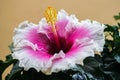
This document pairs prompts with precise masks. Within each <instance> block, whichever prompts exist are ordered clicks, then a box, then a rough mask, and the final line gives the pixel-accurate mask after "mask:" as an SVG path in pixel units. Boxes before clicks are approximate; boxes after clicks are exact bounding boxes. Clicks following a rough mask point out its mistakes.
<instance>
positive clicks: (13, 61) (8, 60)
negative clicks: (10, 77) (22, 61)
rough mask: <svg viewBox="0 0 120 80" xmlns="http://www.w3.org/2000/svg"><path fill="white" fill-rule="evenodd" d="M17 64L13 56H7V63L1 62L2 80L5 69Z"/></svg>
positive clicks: (0, 72) (0, 79)
mask: <svg viewBox="0 0 120 80" xmlns="http://www.w3.org/2000/svg"><path fill="white" fill-rule="evenodd" d="M15 62H16V60H15V59H13V58H12V56H11V54H10V55H8V56H6V60H5V61H2V60H0V80H2V74H3V72H4V71H5V69H6V68H7V67H9V66H10V65H11V64H13V63H15Z"/></svg>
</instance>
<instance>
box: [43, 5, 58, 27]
mask: <svg viewBox="0 0 120 80" xmlns="http://www.w3.org/2000/svg"><path fill="white" fill-rule="evenodd" d="M44 16H45V18H46V20H47V23H48V24H49V25H52V26H54V25H55V23H56V21H57V12H56V10H55V9H54V8H52V7H48V8H47V10H46V11H45V13H44Z"/></svg>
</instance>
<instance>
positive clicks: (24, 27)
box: [12, 7, 105, 74]
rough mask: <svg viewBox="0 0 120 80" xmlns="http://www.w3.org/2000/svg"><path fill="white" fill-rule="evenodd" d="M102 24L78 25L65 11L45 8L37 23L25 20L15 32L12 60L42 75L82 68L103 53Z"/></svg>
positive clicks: (75, 19)
mask: <svg viewBox="0 0 120 80" xmlns="http://www.w3.org/2000/svg"><path fill="white" fill-rule="evenodd" d="M104 28H105V25H103V24H101V23H99V22H97V21H91V20H84V21H81V22H79V21H78V19H77V18H76V17H75V15H68V13H67V12H65V11H64V10H60V11H59V12H58V14H57V13H56V11H55V9H53V8H51V7H48V9H47V10H46V11H45V17H44V18H42V19H41V21H40V22H39V24H37V25H36V24H33V23H28V21H24V22H23V23H21V24H20V25H19V26H18V28H16V29H15V30H14V37H13V43H14V49H13V54H12V56H13V58H14V59H18V60H19V66H20V67H23V68H24V70H29V69H30V68H34V69H36V70H37V71H38V72H39V71H41V72H43V73H45V74H51V73H53V72H59V71H62V70H66V69H70V68H72V67H75V66H76V64H81V65H83V60H84V59H85V58H86V57H88V56H94V54H95V51H99V52H100V51H102V50H103V46H104V43H105V41H104V33H103V32H104Z"/></svg>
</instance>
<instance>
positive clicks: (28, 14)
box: [0, 0, 120, 59]
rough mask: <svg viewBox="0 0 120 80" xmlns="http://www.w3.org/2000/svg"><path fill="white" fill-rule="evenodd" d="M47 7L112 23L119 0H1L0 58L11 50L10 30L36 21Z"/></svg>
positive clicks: (119, 4)
mask: <svg viewBox="0 0 120 80" xmlns="http://www.w3.org/2000/svg"><path fill="white" fill-rule="evenodd" d="M48 6H52V7H54V8H56V9H57V10H60V9H65V10H66V11H67V12H68V13H70V14H76V16H77V17H78V18H79V20H82V19H87V18H89V19H92V20H97V21H99V22H102V23H108V24H115V21H114V19H113V15H115V14H117V13H118V12H120V0H0V59H4V57H5V55H7V54H8V53H10V51H9V49H8V45H9V44H11V42H12V35H13V29H14V28H15V27H17V25H18V24H19V23H20V22H22V21H24V20H29V21H30V22H33V23H38V22H39V20H40V19H41V17H43V12H44V10H45V9H46V8H47V7H48Z"/></svg>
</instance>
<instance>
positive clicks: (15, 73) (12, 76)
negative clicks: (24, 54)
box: [5, 62, 23, 80]
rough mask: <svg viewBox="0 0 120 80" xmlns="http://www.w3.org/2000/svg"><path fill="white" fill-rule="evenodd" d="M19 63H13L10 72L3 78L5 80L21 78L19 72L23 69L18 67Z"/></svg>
mask: <svg viewBox="0 0 120 80" xmlns="http://www.w3.org/2000/svg"><path fill="white" fill-rule="evenodd" d="M18 64H19V62H16V63H14V66H13V68H12V70H11V72H10V74H8V75H7V76H6V78H5V80H15V78H17V77H20V76H21V72H22V71H23V68H21V67H19V66H18Z"/></svg>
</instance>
